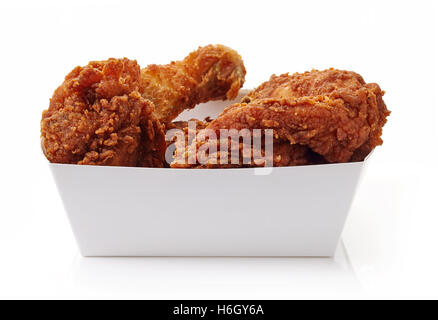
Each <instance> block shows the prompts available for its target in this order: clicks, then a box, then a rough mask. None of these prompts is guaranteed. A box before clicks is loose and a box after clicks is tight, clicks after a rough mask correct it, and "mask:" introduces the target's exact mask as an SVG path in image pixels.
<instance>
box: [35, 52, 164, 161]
mask: <svg viewBox="0 0 438 320" xmlns="http://www.w3.org/2000/svg"><path fill="white" fill-rule="evenodd" d="M139 79H140V67H139V66H138V65H137V63H136V62H135V61H131V60H128V59H126V58H125V59H109V60H107V61H96V62H90V63H89V64H88V65H87V66H85V67H76V68H75V69H74V70H73V71H72V72H70V73H69V74H68V75H67V77H66V78H65V81H64V83H63V84H62V85H61V86H60V87H59V88H58V89H56V91H55V93H54V94H53V97H52V99H51V101H50V106H49V109H48V110H46V111H44V112H43V115H42V120H41V143H42V148H43V151H44V154H45V155H46V157H47V159H48V160H49V161H50V162H56V163H72V164H90V165H108V166H110V165H111V166H135V165H136V164H137V160H138V157H139V156H140V154H142V153H143V154H144V155H145V154H146V153H149V152H151V153H154V154H156V155H157V157H156V158H157V159H156V160H158V159H159V158H160V156H159V154H160V153H163V152H164V148H165V142H164V131H163V128H162V125H161V124H160V123H159V121H158V119H157V118H156V116H155V114H154V111H155V107H154V105H153V103H152V102H151V101H149V100H146V99H144V98H143V97H142V96H141V95H140V93H139V92H138V91H137V89H138V82H139Z"/></svg>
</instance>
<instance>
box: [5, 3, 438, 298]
mask: <svg viewBox="0 0 438 320" xmlns="http://www.w3.org/2000/svg"><path fill="white" fill-rule="evenodd" d="M10 2H11V3H9V4H8V3H5V2H2V4H1V5H0V6H1V8H0V9H1V11H0V34H1V42H0V43H1V51H0V57H1V59H0V75H1V76H0V88H1V100H0V104H1V110H2V113H1V125H0V130H1V135H0V137H1V142H2V147H1V149H0V153H1V157H0V159H1V166H0V170H1V172H0V173H1V176H0V179H1V180H0V181H1V198H0V199H1V201H0V298H134V299H135V298H187V299H191V298H229V299H233V298H247V299H251V298H268V299H269V298H278V299H282V298H438V275H437V270H438V257H437V252H438V250H437V247H438V232H437V229H438V206H437V188H436V180H437V178H438V175H437V164H436V161H437V156H438V152H437V146H438V145H437V138H438V129H437V125H438V108H437V104H438V103H437V102H438V101H437V93H438V92H437V87H438V86H437V85H438V82H437V79H436V77H437V72H438V69H437V68H438V63H437V57H438V47H437V43H438V29H437V24H436V22H434V20H435V21H436V20H437V19H438V10H437V7H436V4H435V3H434V1H369V0H368V1H362V2H357V1H296V2H292V1H284V2H281V1H273V0H269V1H250V2H243V1H235V0H234V1H225V0H221V1H214V2H207V1H202V2H201V1H199V2H194V1H175V2H174V3H167V2H165V1H153V2H150V3H147V2H144V3H142V2H130V1H120V2H111V1H105V2H92V1H68V2H67V1H66V2H65V3H62V2H61V1H56V2H55V1H54V2H48V3H46V2H41V1H38V2H37V1H33V2H29V3H21V2H19V1H13V2H12V1H10ZM209 43H222V44H225V45H228V46H230V47H232V48H234V49H236V50H237V51H238V52H239V53H240V54H241V55H242V56H243V58H244V62H245V65H246V68H247V71H248V73H247V82H246V84H245V87H247V88H251V87H253V86H256V85H257V84H259V83H261V82H262V81H265V80H267V79H268V77H269V76H270V75H271V74H272V73H283V72H288V71H289V72H295V71H305V70H309V69H312V68H315V69H324V68H328V67H336V68H339V69H347V70H354V71H356V72H358V73H360V74H361V75H362V76H363V77H364V78H365V80H366V81H368V82H377V83H379V84H380V86H381V87H382V88H383V89H384V90H386V92H387V93H386V95H385V101H386V103H387V105H388V108H389V109H390V110H391V111H392V114H391V116H390V118H389V119H388V120H389V121H388V123H387V125H386V126H385V128H384V134H383V139H384V145H383V147H379V148H378V149H377V150H376V151H375V153H374V154H373V157H372V159H371V163H370V166H369V168H368V170H367V173H366V176H365V178H364V179H363V182H362V184H361V187H360V188H359V190H358V194H357V197H356V199H355V202H354V205H353V207H352V209H351V213H350V216H349V219H348V222H347V225H346V227H345V230H344V234H343V241H344V243H345V250H343V249H342V248H340V249H339V251H338V255H337V256H336V257H335V258H334V259H290V258H289V259H261V258H260V259H254V258H250V259H249V258H247V259H244V258H234V259H233V258H203V259H199V258H166V259H164V258H125V259H121V258H82V257H80V255H79V253H78V250H77V247H76V244H75V240H74V238H73V235H72V233H71V230H70V227H69V225H68V221H67V219H66V215H65V213H64V211H63V207H62V203H61V201H60V197H59V196H58V193H57V190H56V188H55V184H54V181H53V180H52V177H51V174H50V172H49V169H48V166H47V160H46V159H45V158H44V156H43V154H42V152H41V150H40V146H39V121H40V117H41V111H42V110H43V109H45V108H47V107H48V103H49V98H50V96H51V95H52V93H53V91H54V89H55V88H56V87H57V86H58V85H59V84H60V83H61V82H62V80H63V77H64V76H65V74H67V73H68V72H69V71H70V70H71V69H72V68H73V67H75V66H76V65H84V64H86V63H87V62H88V61H89V60H99V59H106V58H108V57H124V56H126V57H128V58H132V59H137V61H138V62H139V63H140V64H141V65H142V66H145V65H147V64H149V63H167V62H169V61H170V60H176V59H181V58H183V57H184V56H185V55H186V54H187V53H188V52H190V51H192V50H194V49H196V48H197V47H198V46H199V45H206V44H209ZM169 205H171V204H169Z"/></svg>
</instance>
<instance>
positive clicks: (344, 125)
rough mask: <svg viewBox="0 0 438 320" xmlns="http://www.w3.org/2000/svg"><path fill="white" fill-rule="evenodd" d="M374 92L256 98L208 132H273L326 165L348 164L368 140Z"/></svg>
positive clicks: (233, 110)
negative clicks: (320, 159) (286, 97)
mask: <svg viewBox="0 0 438 320" xmlns="http://www.w3.org/2000/svg"><path fill="white" fill-rule="evenodd" d="M376 109H377V102H376V100H375V96H374V93H373V92H372V91H370V90H368V89H367V88H365V87H364V88H361V89H359V90H357V91H356V92H355V93H354V94H345V95H344V96H340V95H339V94H336V95H330V96H329V97H328V96H316V97H302V98H295V99H274V98H270V99H256V100H253V101H251V102H249V103H240V104H234V105H231V106H229V107H227V108H226V109H225V110H224V112H223V113H222V114H221V115H220V116H219V117H218V118H217V119H215V120H214V121H213V122H212V123H210V125H209V126H208V127H207V129H210V130H215V131H219V130H220V129H237V130H241V129H244V128H248V129H273V130H274V137H275V138H276V139H280V140H283V141H288V142H289V143H291V144H300V145H303V146H308V147H309V148H310V149H312V150H313V151H314V152H316V153H318V154H320V155H322V156H323V157H324V158H325V159H326V160H327V161H328V162H347V161H349V160H350V159H351V158H352V156H353V154H354V153H355V151H356V150H358V148H360V147H361V146H362V145H363V144H364V143H366V142H367V141H368V140H369V138H370V131H371V125H372V124H371V125H370V123H369V119H371V118H373V117H374V115H373V113H374V112H375V111H376Z"/></svg>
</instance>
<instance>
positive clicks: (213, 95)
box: [140, 45, 246, 123]
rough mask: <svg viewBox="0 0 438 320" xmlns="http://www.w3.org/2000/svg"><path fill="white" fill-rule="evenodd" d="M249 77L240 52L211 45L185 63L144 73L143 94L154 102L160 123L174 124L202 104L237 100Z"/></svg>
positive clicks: (201, 49) (141, 86) (156, 67)
mask: <svg viewBox="0 0 438 320" xmlns="http://www.w3.org/2000/svg"><path fill="white" fill-rule="evenodd" d="M245 74H246V70H245V67H244V65H243V62H242V58H241V57H240V55H239V54H238V53H237V52H236V51H234V50H232V49H230V48H228V47H226V46H223V45H208V46H205V47H200V48H199V49H198V50H196V51H194V52H192V53H190V54H189V55H188V56H187V57H186V58H185V59H184V60H182V61H176V62H171V63H170V64H167V65H155V64H152V65H149V66H147V67H146V68H144V69H142V71H141V82H140V92H141V93H142V95H143V97H145V98H147V99H150V100H151V101H152V102H154V104H155V107H156V115H157V117H158V119H159V120H160V121H161V122H162V123H170V122H171V121H172V120H173V119H175V118H176V117H177V116H178V115H179V114H180V113H181V112H182V111H184V110H185V109H191V108H193V107H195V105H197V104H199V103H202V102H207V101H211V100H220V99H221V100H226V99H229V100H230V99H233V98H235V97H236V96H237V93H238V92H239V89H240V88H241V87H242V85H243V83H244V81H245Z"/></svg>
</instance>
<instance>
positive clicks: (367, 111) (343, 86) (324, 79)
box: [242, 69, 390, 161]
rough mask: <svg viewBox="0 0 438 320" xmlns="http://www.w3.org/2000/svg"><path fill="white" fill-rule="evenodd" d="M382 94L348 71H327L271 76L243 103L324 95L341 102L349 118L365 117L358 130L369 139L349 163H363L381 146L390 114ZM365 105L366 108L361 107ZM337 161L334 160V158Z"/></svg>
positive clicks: (371, 84)
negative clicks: (346, 109)
mask: <svg viewBox="0 0 438 320" xmlns="http://www.w3.org/2000/svg"><path fill="white" fill-rule="evenodd" d="M384 94H385V92H384V91H382V90H381V89H380V87H379V85H377V84H376V83H365V81H364V80H363V78H362V77H361V76H360V75H359V74H357V73H355V72H351V71H343V70H336V69H328V70H324V71H317V70H312V71H310V72H304V73H294V74H292V75H289V74H287V73H286V74H282V75H280V76H276V75H273V76H272V77H271V79H270V80H269V81H267V82H265V83H263V84H261V85H260V86H259V87H257V88H256V89H254V90H252V91H251V92H250V93H249V94H248V95H247V96H246V97H245V98H243V99H242V102H250V101H254V100H257V99H263V98H284V99H295V98H301V97H315V96H324V97H329V98H330V99H332V100H336V99H341V100H343V101H344V104H345V106H346V107H347V108H348V109H349V110H350V112H351V115H350V117H352V118H353V117H357V118H363V117H366V118H367V122H368V124H366V123H364V125H363V126H362V128H361V130H366V131H368V132H367V133H366V134H367V135H368V139H367V140H366V141H365V142H364V143H363V144H361V145H360V146H359V147H358V148H356V149H355V151H354V153H353V154H352V156H351V158H350V159H349V160H351V161H362V160H363V159H364V158H365V157H366V156H367V155H368V154H369V153H370V152H371V151H372V150H373V149H374V147H376V146H378V145H381V144H382V143H383V141H382V139H381V135H382V128H383V126H384V125H385V123H386V117H387V116H388V115H389V114H390V111H388V109H387V108H386V105H385V103H384V101H383V99H382V97H383V95H384ZM364 106H366V107H365V108H364ZM334 160H336V159H334Z"/></svg>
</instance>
